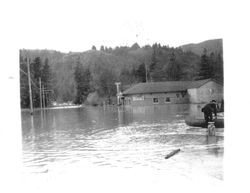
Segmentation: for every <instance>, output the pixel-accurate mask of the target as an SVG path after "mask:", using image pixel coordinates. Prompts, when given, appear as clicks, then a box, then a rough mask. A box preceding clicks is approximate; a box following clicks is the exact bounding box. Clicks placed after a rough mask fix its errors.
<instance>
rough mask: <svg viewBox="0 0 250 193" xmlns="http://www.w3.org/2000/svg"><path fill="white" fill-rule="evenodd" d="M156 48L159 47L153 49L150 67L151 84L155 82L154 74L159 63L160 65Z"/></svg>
mask: <svg viewBox="0 0 250 193" xmlns="http://www.w3.org/2000/svg"><path fill="white" fill-rule="evenodd" d="M156 47H157V45H156V46H155V47H153V53H152V56H151V63H150V65H149V79H150V81H151V82H152V81H153V74H154V71H155V69H156V66H157V63H158V60H157V58H156V49H157V48H156Z"/></svg>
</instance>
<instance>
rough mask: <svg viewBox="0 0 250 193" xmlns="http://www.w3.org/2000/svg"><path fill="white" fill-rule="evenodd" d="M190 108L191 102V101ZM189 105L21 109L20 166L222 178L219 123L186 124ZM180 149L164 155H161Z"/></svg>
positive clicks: (37, 170)
mask: <svg viewBox="0 0 250 193" xmlns="http://www.w3.org/2000/svg"><path fill="white" fill-rule="evenodd" d="M192 108H193V107H192ZM192 108H190V106H183V105H172V106H171V105H169V106H162V107H135V108H129V107H127V108H122V107H119V108H117V107H106V108H103V107H85V108H78V109H57V110H52V109H51V110H46V111H44V112H40V111H37V112H35V114H34V116H33V118H32V117H31V116H30V115H29V114H28V113H24V112H23V113H22V130H23V160H24V172H25V173H29V174H36V173H40V174H47V173H60V174H62V173H67V172H69V171H71V170H73V168H75V170H77V171H78V172H84V169H83V168H86V166H89V165H91V166H95V167H97V168H125V169H132V170H133V168H138V167H139V168H142V169H151V170H153V171H157V172H160V173H169V172H172V173H174V174H178V175H180V176H184V177H185V178H192V177H193V176H195V175H197V174H199V175H203V176H208V177H212V178H216V179H220V180H221V179H223V167H222V166H223V163H222V162H223V151H224V148H223V141H224V137H223V129H217V133H216V136H210V137H208V136H207V133H206V130H205V129H202V128H190V127H189V126H187V125H186V124H185V121H184V119H185V116H186V115H188V114H190V109H192ZM177 148H180V149H181V151H180V152H179V153H178V154H176V155H175V156H173V157H171V158H170V159H167V160H166V159H164V157H165V155H166V154H168V153H169V152H171V151H172V150H174V149H177Z"/></svg>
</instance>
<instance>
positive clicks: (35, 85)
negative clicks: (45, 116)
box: [30, 57, 42, 107]
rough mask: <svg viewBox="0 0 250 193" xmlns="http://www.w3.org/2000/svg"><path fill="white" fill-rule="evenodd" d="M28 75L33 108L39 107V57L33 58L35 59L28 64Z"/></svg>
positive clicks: (40, 72) (40, 64) (40, 63)
mask: <svg viewBox="0 0 250 193" xmlns="http://www.w3.org/2000/svg"><path fill="white" fill-rule="evenodd" d="M30 73H31V80H32V84H31V88H32V99H33V106H34V107H40V90H39V79H40V78H41V77H42V61H41V58H40V57H35V59H34V60H33V61H32V62H31V63H30Z"/></svg>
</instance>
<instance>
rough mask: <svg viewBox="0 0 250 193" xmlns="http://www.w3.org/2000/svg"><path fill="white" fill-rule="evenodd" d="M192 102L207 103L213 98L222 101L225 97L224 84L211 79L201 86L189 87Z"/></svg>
mask: <svg viewBox="0 0 250 193" xmlns="http://www.w3.org/2000/svg"><path fill="white" fill-rule="evenodd" d="M188 95H189V99H190V103H207V102H209V101H211V100H216V101H217V102H220V101H221V100H222V99H223V86H222V85H220V84H217V83H216V82H214V81H209V82H208V83H206V84H204V85H203V86H201V87H200V88H193V89H188Z"/></svg>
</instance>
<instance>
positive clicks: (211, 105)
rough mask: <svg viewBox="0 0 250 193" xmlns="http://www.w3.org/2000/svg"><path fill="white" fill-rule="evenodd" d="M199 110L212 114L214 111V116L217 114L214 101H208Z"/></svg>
mask: <svg viewBox="0 0 250 193" xmlns="http://www.w3.org/2000/svg"><path fill="white" fill-rule="evenodd" d="M201 111H202V112H203V113H204V114H207V115H208V114H212V113H214V115H215V116H217V108H216V104H214V103H209V104H207V105H205V106H204V107H203V108H202V109H201Z"/></svg>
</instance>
